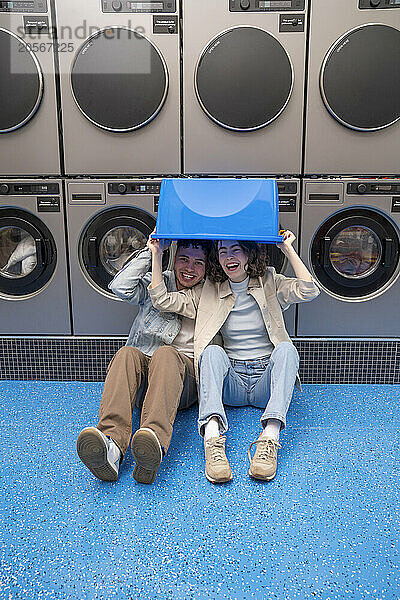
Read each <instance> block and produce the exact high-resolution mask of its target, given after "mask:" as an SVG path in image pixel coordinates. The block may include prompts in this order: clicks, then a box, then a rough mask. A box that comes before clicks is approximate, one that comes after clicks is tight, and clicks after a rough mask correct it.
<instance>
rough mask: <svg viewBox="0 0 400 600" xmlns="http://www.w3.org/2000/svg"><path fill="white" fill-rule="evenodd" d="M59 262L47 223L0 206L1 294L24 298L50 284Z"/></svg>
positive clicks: (24, 212)
mask: <svg viewBox="0 0 400 600" xmlns="http://www.w3.org/2000/svg"><path fill="white" fill-rule="evenodd" d="M56 263H57V250H56V244H55V241H54V238H53V236H52V234H51V233H50V231H49V229H48V228H47V227H46V225H45V224H44V223H43V222H42V221H41V220H40V219H38V218H37V217H36V216H35V215H32V214H31V213H29V212H27V211H25V210H21V209H18V208H10V207H6V208H1V209H0V295H1V296H2V297H5V298H7V299H11V300H12V299H23V298H27V297H30V296H32V295H35V294H37V293H39V292H40V291H41V290H42V289H43V288H45V287H46V285H47V284H48V282H49V281H50V279H51V278H52V275H53V273H54V270H55V268H56Z"/></svg>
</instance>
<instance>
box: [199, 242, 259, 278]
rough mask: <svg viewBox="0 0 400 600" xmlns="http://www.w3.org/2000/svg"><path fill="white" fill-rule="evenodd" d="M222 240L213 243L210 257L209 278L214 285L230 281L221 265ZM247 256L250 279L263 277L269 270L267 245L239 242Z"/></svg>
mask: <svg viewBox="0 0 400 600" xmlns="http://www.w3.org/2000/svg"><path fill="white" fill-rule="evenodd" d="M220 243H221V240H217V241H214V242H213V245H212V248H211V252H210V257H209V269H208V278H209V280H210V281H212V282H213V283H221V282H222V281H225V280H226V279H228V276H227V275H226V274H225V272H224V270H223V269H222V267H221V265H220V264H219V257H218V247H219V244H220ZM237 243H238V244H239V246H240V247H241V248H242V250H243V252H244V253H245V254H246V256H247V274H248V275H249V277H263V276H264V275H265V271H266V269H267V264H268V257H267V249H266V246H265V244H258V243H257V242H242V241H238V242H237Z"/></svg>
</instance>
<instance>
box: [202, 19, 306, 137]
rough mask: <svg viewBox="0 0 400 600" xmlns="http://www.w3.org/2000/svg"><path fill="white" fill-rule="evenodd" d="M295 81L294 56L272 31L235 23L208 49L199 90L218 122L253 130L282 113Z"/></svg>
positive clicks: (204, 108) (206, 107)
mask: <svg viewBox="0 0 400 600" xmlns="http://www.w3.org/2000/svg"><path fill="white" fill-rule="evenodd" d="M293 79H294V75H293V67H292V63H291V60H290V58H289V56H288V54H287V52H286V50H285V49H284V47H283V46H282V44H281V43H280V42H279V41H278V40H277V39H276V38H275V37H274V36H273V35H272V34H270V33H268V32H267V31H264V30H263V29H259V28H257V27H234V28H232V29H229V30H228V31H224V32H222V33H221V34H219V35H218V36H217V37H215V38H214V39H213V40H211V42H210V43H209V44H208V45H207V47H206V48H205V49H204V50H203V52H202V54H201V56H200V59H199V61H198V64H197V66H196V71H195V90H196V95H197V99H198V101H199V103H200V106H201V107H202V109H203V110H204V112H205V113H206V115H207V116H208V117H209V118H210V119H212V120H213V121H215V123H217V124H218V125H221V126H222V127H225V128H227V129H231V130H234V131H253V130H256V129H260V128H262V127H265V126H266V125H268V124H269V123H271V122H272V121H274V120H275V119H277V118H278V117H279V115H280V114H281V113H282V112H283V110H284V109H285V107H286V105H287V104H288V102H289V98H290V95H291V93H292V89H293Z"/></svg>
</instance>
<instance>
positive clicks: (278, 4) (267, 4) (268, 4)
mask: <svg viewBox="0 0 400 600" xmlns="http://www.w3.org/2000/svg"><path fill="white" fill-rule="evenodd" d="M399 1H400V0H399ZM258 5H259V8H290V7H291V6H292V2H291V0H265V1H264V0H261V1H260V2H259V4H258Z"/></svg>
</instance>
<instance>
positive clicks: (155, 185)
mask: <svg viewBox="0 0 400 600" xmlns="http://www.w3.org/2000/svg"><path fill="white" fill-rule="evenodd" d="M160 188H161V181H154V182H152V181H116V182H115V183H114V182H113V183H109V184H108V193H109V194H118V195H123V194H152V195H154V194H159V193H160Z"/></svg>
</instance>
